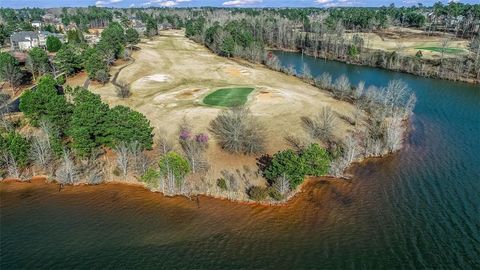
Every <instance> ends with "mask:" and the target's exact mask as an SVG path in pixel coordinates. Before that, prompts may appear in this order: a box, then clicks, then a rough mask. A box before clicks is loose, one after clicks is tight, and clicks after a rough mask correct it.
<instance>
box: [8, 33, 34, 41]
mask: <svg viewBox="0 0 480 270" xmlns="http://www.w3.org/2000/svg"><path fill="white" fill-rule="evenodd" d="M37 37H38V35H37V33H36V32H33V31H22V32H14V33H12V35H11V36H10V39H11V40H12V41H15V42H21V41H29V40H31V39H34V38H37Z"/></svg>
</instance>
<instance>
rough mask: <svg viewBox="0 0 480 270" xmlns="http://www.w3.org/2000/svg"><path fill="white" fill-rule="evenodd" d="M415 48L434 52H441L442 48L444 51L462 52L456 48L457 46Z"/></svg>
mask: <svg viewBox="0 0 480 270" xmlns="http://www.w3.org/2000/svg"><path fill="white" fill-rule="evenodd" d="M415 49H417V50H426V51H434V52H439V53H441V52H442V50H443V51H444V52H445V53H461V52H463V50H462V49H458V48H445V49H443V48H441V47H418V48H415Z"/></svg>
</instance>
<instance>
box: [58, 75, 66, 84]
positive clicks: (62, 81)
mask: <svg viewBox="0 0 480 270" xmlns="http://www.w3.org/2000/svg"><path fill="white" fill-rule="evenodd" d="M66 81H67V80H66V79H65V76H64V75H62V76H59V77H58V78H57V80H56V82H57V85H64V84H65V82H66Z"/></svg>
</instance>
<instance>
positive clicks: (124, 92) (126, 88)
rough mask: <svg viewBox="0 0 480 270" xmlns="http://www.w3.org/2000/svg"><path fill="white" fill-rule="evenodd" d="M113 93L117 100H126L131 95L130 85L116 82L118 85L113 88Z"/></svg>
mask: <svg viewBox="0 0 480 270" xmlns="http://www.w3.org/2000/svg"><path fill="white" fill-rule="evenodd" d="M115 91H116V93H117V97H119V98H122V99H123V98H128V97H129V96H131V95H132V92H131V91H130V85H128V84H127V83H124V82H118V85H117V86H116V87H115Z"/></svg>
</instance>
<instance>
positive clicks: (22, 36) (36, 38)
mask: <svg viewBox="0 0 480 270" xmlns="http://www.w3.org/2000/svg"><path fill="white" fill-rule="evenodd" d="M48 36H56V37H58V38H59V39H60V40H61V41H62V42H63V41H64V36H63V35H60V34H55V33H50V32H47V31H36V32H34V31H22V32H15V33H13V34H12V35H11V36H10V44H11V47H12V51H28V50H30V49H31V48H34V47H45V46H46V45H47V37H48Z"/></svg>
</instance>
